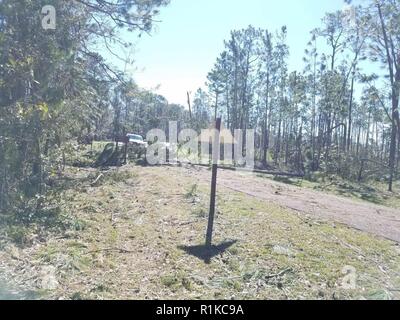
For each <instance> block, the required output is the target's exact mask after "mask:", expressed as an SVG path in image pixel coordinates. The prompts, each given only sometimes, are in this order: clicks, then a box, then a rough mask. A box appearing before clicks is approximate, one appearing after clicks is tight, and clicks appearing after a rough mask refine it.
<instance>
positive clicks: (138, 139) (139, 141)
mask: <svg viewBox="0 0 400 320" xmlns="http://www.w3.org/2000/svg"><path fill="white" fill-rule="evenodd" d="M126 136H127V137H128V139H129V144H133V145H135V146H140V147H145V148H147V146H148V144H147V142H145V141H144V139H143V137H142V136H140V135H138V134H131V133H128V134H127V135H126Z"/></svg>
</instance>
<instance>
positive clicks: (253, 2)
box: [125, 0, 344, 105]
mask: <svg viewBox="0 0 400 320" xmlns="http://www.w3.org/2000/svg"><path fill="white" fill-rule="evenodd" d="M343 7H344V1H343V0H171V3H170V5H169V6H167V7H165V8H161V13H160V15H159V16H158V17H157V20H159V21H161V22H159V23H157V25H156V28H155V30H154V31H153V33H152V35H151V36H148V35H144V36H143V37H142V38H140V39H139V40H138V39H137V37H136V36H135V35H133V34H129V33H127V34H125V36H126V37H129V38H130V39H129V40H130V41H132V42H134V43H136V49H135V51H134V53H133V58H134V60H135V63H134V65H133V66H130V67H129V68H128V72H129V73H131V75H132V77H133V78H134V79H135V81H136V82H137V83H138V85H139V86H141V87H144V88H147V89H154V88H156V87H157V86H159V88H158V89H157V90H155V91H156V92H158V93H160V94H162V95H163V96H165V97H166V98H167V99H168V101H169V102H171V103H180V104H183V105H186V92H187V91H190V92H193V93H194V92H195V91H196V90H197V88H199V87H204V83H205V81H206V76H207V73H208V72H209V71H210V69H211V68H212V66H213V64H214V62H215V60H216V58H217V56H218V55H219V54H220V52H221V51H222V50H223V41H224V40H225V39H228V38H229V35H230V31H231V30H234V29H241V28H245V27H247V26H248V25H249V24H252V25H253V26H254V27H260V28H264V29H265V28H267V29H269V30H270V31H275V30H277V29H279V28H280V27H281V26H282V25H286V26H287V27H288V44H289V46H290V59H289V69H290V70H294V69H298V70H301V69H302V68H303V63H302V57H303V53H304V49H305V47H306V44H307V42H308V41H309V39H310V34H309V32H310V31H311V30H312V29H314V28H316V27H318V26H320V22H321V18H322V17H323V16H324V14H325V13H326V12H331V11H335V10H340V9H343Z"/></svg>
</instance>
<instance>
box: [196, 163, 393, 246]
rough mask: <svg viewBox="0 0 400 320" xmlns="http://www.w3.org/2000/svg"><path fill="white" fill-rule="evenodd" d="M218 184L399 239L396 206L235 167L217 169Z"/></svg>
mask: <svg viewBox="0 0 400 320" xmlns="http://www.w3.org/2000/svg"><path fill="white" fill-rule="evenodd" d="M193 175H195V176H196V177H197V178H199V179H201V180H203V181H210V171H208V170H206V169H203V168H201V169H198V170H196V171H195V172H193ZM218 185H219V186H223V187H226V188H229V189H232V190H235V191H239V192H243V193H246V194H247V195H249V196H253V197H256V198H259V199H263V200H267V201H272V202H274V203H276V204H278V205H281V206H283V207H286V208H290V209H293V210H296V211H299V212H303V213H305V214H309V215H311V216H315V217H317V218H318V219H323V220H331V221H335V222H338V223H343V224H346V225H348V226H350V227H353V228H355V229H359V230H362V231H366V232H369V233H372V234H375V235H378V236H381V237H384V238H387V239H390V240H394V241H396V242H398V243H400V211H399V210H396V209H392V208H388V207H384V206H379V205H375V204H372V203H367V202H365V203H363V202H361V201H360V202H357V201H354V200H351V199H348V198H344V197H339V196H335V195H330V194H326V193H322V192H318V191H314V190H311V189H306V188H299V187H295V186H290V185H286V184H283V183H279V182H275V181H272V180H267V179H264V178H260V177H257V176H255V175H254V174H250V173H245V172H239V171H229V170H219V172H218Z"/></svg>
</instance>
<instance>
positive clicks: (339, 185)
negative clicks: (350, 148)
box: [259, 175, 400, 209]
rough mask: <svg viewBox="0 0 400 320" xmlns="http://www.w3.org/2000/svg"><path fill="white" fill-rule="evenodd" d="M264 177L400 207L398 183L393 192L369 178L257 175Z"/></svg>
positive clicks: (381, 183) (399, 185) (383, 184)
mask: <svg viewBox="0 0 400 320" xmlns="http://www.w3.org/2000/svg"><path fill="white" fill-rule="evenodd" d="M259 177H263V178H266V179H274V180H276V181H279V182H283V183H286V184H290V185H295V186H298V187H304V188H309V189H313V190H319V191H323V192H327V193H332V194H336V195H339V196H343V197H348V198H351V199H354V200H359V201H367V202H371V203H375V204H379V205H383V206H387V207H391V208H396V209H400V183H398V182H396V183H395V185H394V190H395V192H388V191H387V183H383V182H378V181H374V180H369V181H365V182H361V183H355V182H350V181H346V180H343V179H341V178H339V177H337V176H330V177H324V176H321V177H316V179H315V180H314V181H310V180H305V179H298V178H287V177H272V176H263V175H259Z"/></svg>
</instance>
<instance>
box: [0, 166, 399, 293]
mask: <svg viewBox="0 0 400 320" xmlns="http://www.w3.org/2000/svg"><path fill="white" fill-rule="evenodd" d="M187 170H195V169H189V168H169V167H162V168H161V167H156V168H146V167H137V166H127V167H125V168H124V169H120V171H119V172H118V173H115V172H113V173H109V174H108V175H107V177H106V179H104V181H103V182H102V183H100V184H99V185H96V186H91V185H90V180H91V179H93V178H94V177H95V176H96V173H93V172H91V171H82V170H81V171H79V172H75V173H73V174H74V175H80V176H82V175H89V174H91V176H90V179H87V180H82V181H86V182H83V185H80V187H79V188H71V189H69V190H67V191H66V192H65V193H64V197H63V198H64V200H63V201H64V202H63V206H64V211H65V212H67V213H68V215H69V217H70V218H71V217H73V220H74V221H78V222H79V223H78V226H79V227H77V228H69V229H68V230H66V231H65V232H64V233H63V234H53V235H51V236H48V237H47V238H46V239H45V240H42V241H39V240H35V241H33V243H32V244H31V245H29V246H24V247H20V248H19V247H16V246H13V245H10V244H8V243H7V244H5V245H4V249H3V250H2V251H0V261H1V263H0V265H1V267H0V268H2V269H3V270H4V271H5V272H6V274H8V275H11V274H12V277H13V278H14V279H15V281H16V282H17V283H18V284H19V285H23V286H24V287H25V289H27V288H29V289H34V290H36V291H38V292H39V294H41V295H42V297H46V298H66V299H216V298H218V299H345V298H346V299H359V298H367V299H368V298H379V299H385V298H394V299H398V298H400V297H399V292H398V291H396V290H399V289H400V249H399V246H398V245H396V244H395V243H393V242H390V241H387V240H383V239H379V238H376V237H374V236H372V235H369V234H366V233H362V232H359V231H356V230H353V229H349V228H347V227H346V226H342V225H337V224H336V225H335V224H333V223H324V222H319V221H315V220H312V219H311V218H309V217H307V216H304V215H302V214H299V213H297V212H294V211H290V210H287V209H285V208H281V207H279V206H276V205H273V204H270V203H267V202H265V201H261V200H257V199H254V198H251V197H248V196H246V195H244V194H241V193H237V192H233V191H231V190H225V189H221V188H220V189H219V190H218V199H217V203H218V215H217V218H216V223H215V232H214V242H215V243H216V244H219V243H224V242H226V241H229V240H234V241H236V242H235V243H234V244H233V245H231V246H230V247H228V248H227V249H226V250H225V251H224V252H223V253H221V254H218V255H216V256H215V257H213V258H212V259H211V262H210V264H206V263H205V262H204V261H203V260H202V259H199V258H197V257H195V256H193V255H190V254H188V253H187V252H186V251H184V250H182V247H183V246H196V245H200V244H202V243H203V242H204V234H205V227H206V223H207V220H206V217H207V212H208V190H209V186H208V185H206V184H204V183H202V182H201V181H200V180H196V179H193V178H190V177H189V175H188V174H187ZM46 265H51V266H54V267H55V268H56V278H57V281H58V283H59V285H58V287H57V289H55V290H52V291H43V290H41V280H40V279H41V278H40V270H41V269H42V268H43V266H46ZM345 266H352V267H354V268H355V269H356V270H357V286H356V288H355V289H354V290H345V289H343V288H342V281H343V277H344V275H343V274H342V270H343V268H344V267H345Z"/></svg>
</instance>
